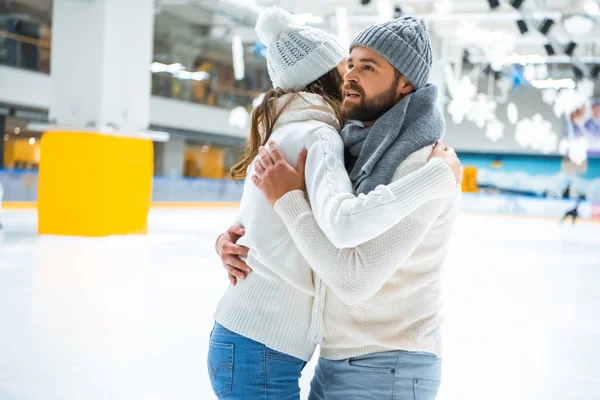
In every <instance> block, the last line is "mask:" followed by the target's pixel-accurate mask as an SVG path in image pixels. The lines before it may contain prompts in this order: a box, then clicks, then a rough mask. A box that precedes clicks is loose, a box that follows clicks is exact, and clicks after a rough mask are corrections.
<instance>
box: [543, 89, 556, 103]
mask: <svg viewBox="0 0 600 400" xmlns="http://www.w3.org/2000/svg"><path fill="white" fill-rule="evenodd" d="M557 94H558V92H557V91H556V89H544V90H542V101H543V102H544V103H546V104H548V105H552V104H554V100H556V95H557Z"/></svg>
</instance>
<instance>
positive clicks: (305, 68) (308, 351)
mask: <svg viewBox="0 0 600 400" xmlns="http://www.w3.org/2000/svg"><path fill="white" fill-rule="evenodd" d="M257 33H258V35H259V38H260V39H261V41H263V43H265V44H266V45H267V46H268V52H267V67H268V70H269V75H270V77H271V80H272V81H273V87H274V89H272V90H271V91H269V92H268V93H267V94H266V95H265V98H264V100H263V102H262V104H261V105H260V106H258V107H257V108H256V109H255V110H254V112H253V114H252V124H251V132H250V138H249V141H248V148H247V150H246V154H245V155H244V157H243V159H242V161H241V162H240V163H239V164H238V165H236V166H235V167H234V168H233V169H232V177H233V178H234V179H240V178H246V176H252V175H253V174H255V170H254V161H255V159H256V157H257V156H258V152H259V147H260V146H261V145H265V144H266V143H267V142H268V141H269V140H272V141H274V142H276V143H277V144H278V146H279V147H280V149H281V150H282V152H283V154H284V156H285V157H286V159H288V160H296V159H297V158H298V156H299V154H301V152H302V151H303V149H304V148H306V147H309V146H311V145H312V144H314V143H319V145H320V149H321V150H320V151H316V152H314V154H313V153H312V152H311V155H310V157H309V159H308V160H307V162H311V163H316V164H314V165H313V167H314V168H311V170H312V171H317V172H315V173H314V174H315V175H314V176H306V180H307V182H312V183H313V184H314V185H319V187H320V188H322V187H323V185H330V186H335V185H336V184H337V182H340V181H349V178H348V173H347V172H346V170H345V168H344V164H343V160H341V159H340V160H337V162H334V163H331V162H328V161H327V160H330V159H331V157H329V156H327V157H325V156H324V154H325V153H327V152H329V151H330V149H331V148H332V146H335V147H336V148H340V147H341V146H343V144H342V141H341V138H340V136H339V130H340V128H341V126H342V120H341V119H342V118H341V113H340V105H341V101H342V95H341V85H342V79H341V76H340V70H342V68H343V65H342V62H343V60H344V58H345V56H346V51H345V50H344V49H343V48H342V47H341V46H340V45H339V44H338V43H337V42H336V41H335V40H334V39H333V38H332V37H331V36H329V35H328V34H326V33H324V32H322V31H319V30H316V29H312V28H309V27H300V26H296V25H294V24H293V23H292V20H291V16H290V15H289V14H287V13H286V12H284V11H283V10H280V9H276V8H275V9H269V10H267V11H265V12H264V13H262V14H261V15H260V16H259V19H258V22H257ZM320 153H322V154H320ZM340 158H341V157H340ZM443 168H446V167H445V166H443ZM446 169H447V168H446ZM430 172H431V171H430ZM443 172H444V173H446V174H450V175H451V173H449V172H448V171H443ZM418 173H419V172H418V171H417V172H415V174H418ZM451 179H454V178H451ZM415 181H418V179H416V180H415V177H414V176H413V177H412V182H413V183H412V186H410V191H411V193H412V194H414V193H415V192H419V191H421V194H422V195H423V196H424V197H428V198H429V197H430V198H435V197H436V196H439V194H437V193H435V191H434V190H429V189H421V188H419V187H415ZM403 185H406V181H403V180H399V181H396V182H394V183H392V184H390V185H389V187H380V188H377V189H376V190H374V191H373V192H371V193H369V194H368V195H365V196H361V197H360V198H356V197H354V196H353V195H350V194H345V193H341V194H339V195H337V194H336V195H334V196H332V198H333V200H332V201H331V202H330V203H331V204H330V206H331V208H332V209H334V210H335V212H331V213H324V214H328V215H331V216H332V217H331V219H330V220H329V221H327V222H326V225H327V226H324V227H323V230H324V231H325V232H331V231H333V230H335V229H338V230H339V229H340V228H339V227H343V226H344V224H345V223H347V221H350V220H352V219H353V218H355V217H356V216H360V217H361V218H365V217H366V218H370V219H371V220H372V224H370V226H369V229H368V230H365V231H361V230H355V231H352V232H346V233H345V234H346V235H347V236H348V237H347V238H346V240H347V242H348V243H356V244H361V243H363V242H365V241H368V240H371V239H373V238H375V237H377V236H379V235H381V234H383V233H384V232H385V231H387V230H388V229H390V228H391V227H393V226H394V225H395V224H397V223H398V221H399V220H401V219H402V218H403V217H405V216H406V214H404V215H402V214H401V213H398V209H399V208H400V207H399V205H404V204H406V202H407V201H409V199H408V196H404V193H407V192H408V189H407V190H403V188H404V186H403ZM307 186H308V187H307V191H308V195H309V197H310V195H311V191H312V190H313V187H314V186H313V185H311V184H309V185H307ZM325 187H326V186H325ZM374 205H375V206H376V207H373V206H374ZM375 209H376V210H375ZM374 210H375V211H374ZM382 215H383V216H385V218H382V217H381V216H382ZM236 222H237V223H239V224H242V225H243V226H244V227H245V229H246V232H245V234H244V236H243V237H242V238H241V239H240V240H239V242H238V244H240V245H243V246H245V247H247V248H249V249H250V250H249V253H248V256H247V258H246V260H245V261H246V263H247V264H248V265H249V266H250V267H251V268H252V269H253V271H254V272H253V273H252V274H250V275H249V276H248V277H247V279H245V280H240V281H239V282H238V283H237V285H235V286H231V287H229V288H228V290H227V292H226V293H225V294H224V296H223V297H222V299H221V301H220V302H219V305H218V307H217V310H216V312H215V320H216V323H215V327H214V329H213V332H212V333H211V338H210V345H209V352H208V369H209V374H210V379H211V383H212V387H213V390H214V392H215V394H216V395H217V397H225V398H228V399H242V398H244V399H248V398H250V399H267V398H269V399H299V393H300V388H299V385H298V379H299V377H300V373H301V371H302V369H303V367H304V365H305V364H306V362H307V361H308V360H310V358H311V357H312V354H313V352H314V350H315V347H316V344H318V343H319V342H320V341H321V339H322V336H323V329H322V313H323V300H324V295H325V286H324V285H323V284H322V283H321V281H320V279H319V278H318V277H316V276H314V275H313V273H312V270H311V268H310V266H309V265H308V264H307V263H306V261H305V260H304V258H303V257H302V256H301V254H300V252H299V251H298V249H297V248H296V246H295V245H294V242H293V240H292V238H291V236H290V235H289V233H288V231H287V229H286V227H285V225H284V224H283V222H282V221H281V220H280V219H279V217H278V215H277V214H276V212H275V211H274V209H273V207H272V206H271V205H270V204H269V203H268V201H267V199H265V197H264V196H263V194H262V193H261V192H260V190H259V189H258V188H257V187H255V185H254V184H253V183H252V182H251V180H250V179H246V183H245V185H244V193H243V196H242V200H241V204H240V211H239V214H238V217H237V219H236ZM367 231H368V232H367ZM328 236H329V235H328Z"/></svg>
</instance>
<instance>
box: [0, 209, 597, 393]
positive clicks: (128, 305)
mask: <svg viewBox="0 0 600 400" xmlns="http://www.w3.org/2000/svg"><path fill="white" fill-rule="evenodd" d="M234 215H235V210H232V209H210V210H209V209H204V210H198V209H188V210H183V209H181V210H153V211H152V213H151V217H150V233H149V235H148V236H128V237H108V238H103V239H82V238H66V237H38V236H36V233H35V232H36V215H35V213H34V212H33V211H16V210H14V211H7V210H5V211H4V212H3V215H2V218H3V223H4V225H5V228H6V231H5V232H4V237H3V241H2V244H1V245H0V399H1V400H26V399H27V400H30V399H31V400H33V399H35V400H198V399H201V400H204V399H213V398H214V396H213V395H212V392H211V389H210V384H209V380H208V375H207V372H206V353H207V343H208V336H209V333H210V330H211V327H212V319H211V315H212V312H213V310H214V308H215V304H216V303H217V301H218V299H219V297H220V296H221V293H222V292H223V290H224V289H225V287H226V286H227V285H228V280H227V277H226V275H225V272H224V270H223V268H222V267H221V265H220V262H219V260H218V258H217V256H216V255H215V253H214V249H213V244H214V239H215V237H216V235H217V234H218V233H220V232H221V231H223V230H224V229H226V228H227V227H228V226H229V225H230V223H231V222H232V220H233V218H234ZM445 271H446V272H445V287H446V291H445V305H446V307H445V315H446V324H445V330H444V332H445V335H444V347H445V353H444V374H443V384H442V388H441V392H440V394H439V396H438V399H439V400H538V399H539V400H554V399H556V400H558V399H561V400H576V399H589V400H592V399H599V398H600V224H593V223H581V224H579V225H577V226H575V227H572V226H570V224H569V225H565V226H563V227H559V225H558V222H556V221H553V220H549V219H548V220H543V219H529V218H510V217H503V216H497V215H493V216H480V215H462V216H461V218H460V220H459V224H458V226H457V229H456V231H455V236H454V240H453V245H452V249H451V251H450V254H449V256H448V260H447V263H446V265H445ZM313 368H314V360H313V362H312V363H310V364H309V365H308V366H307V367H306V369H305V371H304V377H303V381H302V384H303V398H306V395H307V388H308V383H309V381H310V378H311V375H312V370H313ZM400 400H408V399H400ZM410 400H413V399H410Z"/></svg>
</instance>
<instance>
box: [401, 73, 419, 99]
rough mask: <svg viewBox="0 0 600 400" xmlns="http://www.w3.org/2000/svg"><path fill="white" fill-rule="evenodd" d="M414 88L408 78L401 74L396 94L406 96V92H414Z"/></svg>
mask: <svg viewBox="0 0 600 400" xmlns="http://www.w3.org/2000/svg"><path fill="white" fill-rule="evenodd" d="M414 90H415V88H414V86H413V85H412V83H410V82H409V81H408V79H407V78H406V77H405V76H404V75H402V76H401V77H400V80H399V81H398V95H399V96H401V97H402V96H406V95H407V94H409V93H412V92H414Z"/></svg>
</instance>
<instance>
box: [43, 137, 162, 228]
mask: <svg viewBox="0 0 600 400" xmlns="http://www.w3.org/2000/svg"><path fill="white" fill-rule="evenodd" d="M152 174H153V148H152V141H151V140H149V139H141V138H130V137H119V136H109V135H103V134H98V133H85V132H47V133H45V134H44V135H43V136H42V148H41V160H40V171H39V181H38V218H39V220H38V221H39V223H38V232H39V233H40V234H51V235H71V236H106V235H118V234H145V233H146V232H147V226H148V222H147V220H148V211H149V209H150V202H151V197H152ZM74 182H76V184H75V185H74V184H73V183H74Z"/></svg>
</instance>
